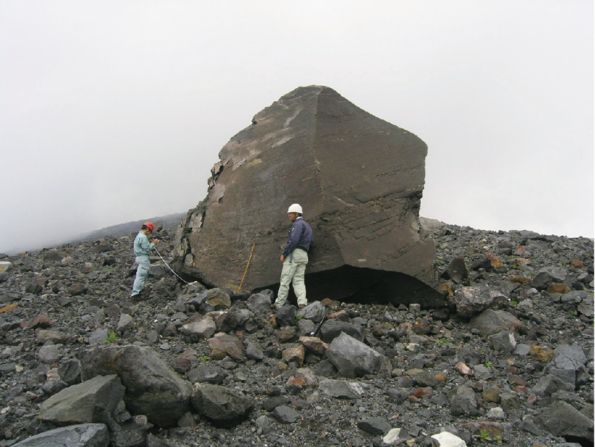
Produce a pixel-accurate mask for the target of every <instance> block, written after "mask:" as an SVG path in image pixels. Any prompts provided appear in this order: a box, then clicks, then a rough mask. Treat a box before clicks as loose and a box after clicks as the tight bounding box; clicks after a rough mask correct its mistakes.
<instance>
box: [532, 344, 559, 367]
mask: <svg viewBox="0 0 595 447" xmlns="http://www.w3.org/2000/svg"><path fill="white" fill-rule="evenodd" d="M530 354H531V359H532V360H536V361H538V362H544V363H546V362H551V361H552V359H553V358H554V350H553V349H552V348H547V347H544V346H537V345H533V346H531V351H530Z"/></svg>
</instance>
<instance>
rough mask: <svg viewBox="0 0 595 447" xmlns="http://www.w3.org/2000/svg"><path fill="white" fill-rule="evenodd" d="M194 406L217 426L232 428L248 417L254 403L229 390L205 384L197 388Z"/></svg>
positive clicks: (193, 398) (193, 396)
mask: <svg viewBox="0 0 595 447" xmlns="http://www.w3.org/2000/svg"><path fill="white" fill-rule="evenodd" d="M192 406H193V407H194V408H195V409H196V410H197V411H198V412H199V413H200V414H202V415H203V416H205V417H206V418H208V419H209V420H210V421H211V422H212V423H213V424H215V425H216V426H220V427H232V426H234V425H237V424H239V423H240V422H242V421H243V420H244V419H245V418H246V417H247V416H248V414H249V413H250V411H251V410H252V408H253V407H254V402H252V400H251V399H248V398H246V397H244V396H241V395H239V394H237V393H236V392H235V391H233V390H230V389H228V388H225V387H222V386H218V385H210V384H203V385H199V386H196V388H195V391H194V394H193V395H192Z"/></svg>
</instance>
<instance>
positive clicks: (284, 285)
mask: <svg viewBox="0 0 595 447" xmlns="http://www.w3.org/2000/svg"><path fill="white" fill-rule="evenodd" d="M307 264H308V253H307V252H305V251H304V250H300V249H295V250H294V251H293V253H291V254H290V255H289V256H287V257H286V258H285V261H284V262H283V270H282V271H281V284H280V285H279V293H278V294H277V300H276V301H275V305H276V306H277V307H282V306H284V305H285V303H286V302H287V294H288V293H289V284H293V291H294V292H295V295H296V296H297V300H298V305H300V304H308V300H307V298H306V283H305V281H304V275H305V274H306V265H307Z"/></svg>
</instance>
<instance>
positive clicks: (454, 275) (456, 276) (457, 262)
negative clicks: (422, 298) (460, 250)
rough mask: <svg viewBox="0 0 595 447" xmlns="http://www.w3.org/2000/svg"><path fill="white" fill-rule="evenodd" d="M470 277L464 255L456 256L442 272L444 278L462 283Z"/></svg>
mask: <svg viewBox="0 0 595 447" xmlns="http://www.w3.org/2000/svg"><path fill="white" fill-rule="evenodd" d="M468 277H469V272H468V271H467V267H466V266H465V260H464V259H463V258H462V257H458V258H454V259H453V260H452V261H450V264H449V265H448V267H447V268H446V270H444V272H442V278H444V279H452V280H453V281H454V282H455V283H457V284H462V283H463V282H464V281H466V280H467V278H468Z"/></svg>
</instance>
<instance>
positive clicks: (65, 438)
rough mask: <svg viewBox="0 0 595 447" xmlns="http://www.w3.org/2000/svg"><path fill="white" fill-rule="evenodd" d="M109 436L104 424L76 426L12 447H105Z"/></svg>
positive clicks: (108, 441) (36, 437)
mask: <svg viewBox="0 0 595 447" xmlns="http://www.w3.org/2000/svg"><path fill="white" fill-rule="evenodd" d="M109 443H110V434H109V431H108V428H107V426H106V425H104V424H78V425H71V426H68V427H63V428H56V429H54V430H48V431H45V432H43V433H40V434H38V435H35V436H31V437H30V438H27V439H25V440H23V441H21V442H18V443H16V444H12V446H13V447H42V446H43V447H45V446H47V447H51V446H56V447H58V446H60V447H107V446H108V445H109Z"/></svg>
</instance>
